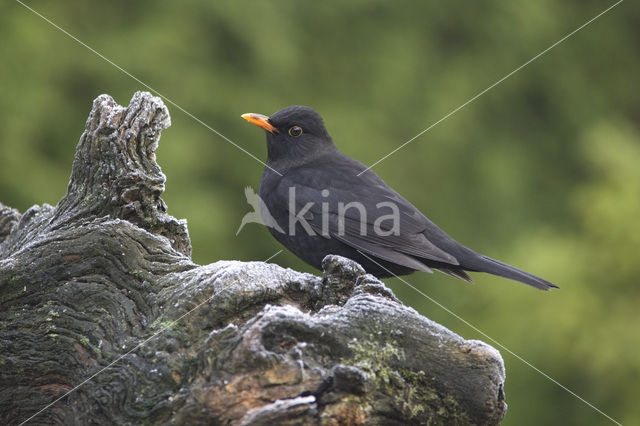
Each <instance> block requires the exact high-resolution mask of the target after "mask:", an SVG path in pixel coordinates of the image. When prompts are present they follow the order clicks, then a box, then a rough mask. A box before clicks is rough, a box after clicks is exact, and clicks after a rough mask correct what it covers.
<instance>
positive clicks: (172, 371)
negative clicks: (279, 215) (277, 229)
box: [0, 92, 506, 425]
mask: <svg viewBox="0 0 640 426" xmlns="http://www.w3.org/2000/svg"><path fill="white" fill-rule="evenodd" d="M169 125H170V118H169V114H168V111H167V109H166V108H165V106H164V105H163V103H162V101H161V100H160V99H159V98H156V97H153V96H151V95H150V94H148V93H143V92H139V93H136V94H135V95H134V97H133V98H132V100H131V103H130V105H129V106H128V107H126V108H125V107H121V106H119V105H117V104H116V103H115V102H114V100H113V99H112V98H110V97H109V96H106V95H102V96H100V97H98V98H97V99H96V100H95V101H94V104H93V108H92V110H91V113H90V115H89V118H88V120H87V123H86V130H85V132H84V133H83V135H82V137H81V139H80V142H79V143H78V147H77V151H76V156H75V161H74V163H73V170H72V173H71V178H70V182H69V187H68V192H67V194H66V195H65V197H64V198H63V199H62V200H60V202H59V203H58V205H57V206H56V207H52V206H49V205H46V204H45V205H42V206H34V207H32V208H30V209H29V210H27V211H26V212H24V213H23V214H20V213H19V212H17V211H16V210H14V209H11V208H9V207H6V206H4V205H2V204H0V367H1V368H0V423H2V424H20V423H21V422H23V421H25V420H27V419H29V422H30V423H31V424H65V425H69V424H238V425H240V424H242V425H263V424H264V425H266V424H270V425H273V424H291V425H293V424H305V425H306V424H326V425H334V424H335V425H338V424H398V425H406V424H425V423H431V424H497V423H499V422H500V420H501V419H502V417H503V415H504V413H505V410H506V404H505V402H504V393H503V384H504V378H505V374H504V366H503V362H502V359H501V357H500V354H499V353H498V352H497V351H496V350H495V349H493V348H491V347H490V346H488V345H486V344H484V343H482V342H479V341H468V340H464V339H462V338H461V337H459V336H457V335H456V334H454V333H452V332H451V331H449V330H447V329H445V328H444V327H442V326H440V325H438V324H436V323H434V322H432V321H430V320H429V319H427V318H424V317H422V316H420V315H419V314H418V313H417V312H415V311H414V310H413V309H411V308H408V307H406V306H404V305H403V304H402V303H401V302H399V301H398V300H397V299H396V298H395V297H394V295H393V294H392V293H391V291H390V290H389V289H388V288H386V287H385V286H384V284H382V283H381V282H380V281H378V280H377V279H375V278H374V277H372V276H370V275H367V274H365V273H364V271H363V270H362V268H360V266H359V265H357V264H356V263H354V262H352V261H350V260H347V259H343V258H340V257H337V256H328V257H327V258H326V259H325V261H324V273H323V275H322V277H317V276H314V275H310V274H303V273H299V272H296V271H292V270H289V269H283V268H281V267H279V266H276V265H271V264H265V263H262V262H244V263H243V262H235V261H220V262H216V263H213V264H210V265H205V266H199V265H196V264H194V263H193V262H192V261H191V258H190V254H191V246H190V242H189V235H188V231H187V227H186V222H185V221H183V220H177V219H174V218H173V217H171V216H169V215H168V214H167V213H166V206H165V204H164V202H163V201H162V199H161V198H160V195H161V194H162V192H163V190H164V182H165V176H164V175H163V174H162V171H161V170H160V167H159V166H158V164H157V163H156V161H155V154H154V151H155V149H156V147H157V144H158V140H159V138H160V132H161V131H162V130H163V129H165V128H167V127H168V126H169ZM87 379H88V380H87ZM78 385H80V386H78ZM71 390H73V392H71V393H69V394H68V395H66V396H64V395H65V394H66V393H67V392H69V391H71ZM62 396H64V397H63V398H60V397H62ZM58 399H59V400H58ZM56 400H57V401H56ZM53 401H56V402H55V403H53V404H52V405H51V406H49V407H47V405H48V404H51V403H52V402H53ZM45 407H47V408H46V409H45V410H43V411H41V412H40V410H42V409H43V408H45ZM36 413H38V414H37V415H36V416H35V417H33V416H34V414H36Z"/></svg>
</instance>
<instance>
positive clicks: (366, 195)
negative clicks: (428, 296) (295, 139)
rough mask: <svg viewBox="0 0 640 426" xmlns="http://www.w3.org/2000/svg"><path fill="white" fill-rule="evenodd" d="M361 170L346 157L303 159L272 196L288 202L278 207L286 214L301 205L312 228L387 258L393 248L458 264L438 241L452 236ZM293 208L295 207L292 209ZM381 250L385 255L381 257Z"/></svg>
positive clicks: (404, 254) (378, 179) (297, 211)
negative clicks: (307, 160) (324, 160)
mask: <svg viewBox="0 0 640 426" xmlns="http://www.w3.org/2000/svg"><path fill="white" fill-rule="evenodd" d="M354 164H355V167H356V168H354ZM358 166H359V167H361V169H358V168H357V167H358ZM362 169H364V166H363V165H362V164H361V163H358V162H357V161H355V160H352V159H350V158H348V157H341V158H338V159H337V160H336V158H335V157H332V158H331V160H330V164H327V163H326V162H315V163H311V164H309V163H307V164H305V166H304V167H301V168H298V169H295V171H294V172H293V173H291V172H289V173H286V174H285V176H283V177H282V178H281V179H280V182H279V185H278V187H277V189H276V191H277V193H278V194H279V195H280V196H279V197H275V198H277V199H280V200H281V203H282V202H283V201H282V200H284V199H286V202H287V206H283V205H281V206H280V207H281V208H282V209H284V210H287V211H289V214H293V215H296V214H298V213H299V212H300V211H301V210H303V209H306V213H305V214H304V215H302V216H303V218H304V219H305V220H306V222H307V223H308V224H309V225H310V226H311V228H313V229H314V230H315V232H317V233H319V234H325V235H326V234H328V236H331V237H332V238H336V239H339V240H341V241H343V242H344V243H346V244H348V245H350V246H352V247H354V248H359V249H361V250H362V251H363V252H365V253H369V254H372V255H375V256H378V257H381V258H385V259H387V258H388V257H389V255H390V253H392V252H393V253H396V254H397V255H399V256H401V257H402V258H406V257H410V256H415V257H418V258H423V259H429V260H433V261H436V262H441V263H445V264H449V265H458V264H459V262H458V260H457V259H456V258H455V257H454V256H453V255H452V254H450V253H447V252H446V251H445V250H443V249H442V248H441V247H438V245H437V242H438V241H440V240H444V239H449V240H451V239H450V237H448V236H447V235H446V234H445V233H444V232H443V231H441V230H440V229H439V228H438V227H437V226H436V225H435V224H433V223H432V222H430V221H429V220H428V219H427V218H426V217H425V216H424V215H423V214H422V213H420V211H419V210H418V209H416V208H415V207H414V206H413V205H412V204H411V203H409V202H408V201H407V200H406V199H404V198H403V197H402V196H400V195H399V194H398V193H396V192H395V191H394V190H393V189H391V188H390V187H389V186H388V185H387V184H385V183H384V181H382V179H380V178H379V177H378V176H377V175H375V173H373V172H371V171H367V172H366V173H364V174H362V176H360V177H359V176H357V173H358V172H359V170H362ZM354 170H356V171H355V172H354ZM327 171H330V172H329V173H328V172H327ZM291 188H293V189H294V193H292V190H291ZM323 190H325V192H324V193H323V192H322V191H323ZM326 191H329V192H328V193H327V192H326ZM292 195H295V196H294V197H292ZM292 198H293V200H292ZM349 203H352V204H349ZM391 204H392V205H393V206H395V207H391ZM356 205H357V206H362V207H361V208H362V209H363V210H359V208H360V207H356ZM292 206H295V208H296V210H295V211H291V207H292ZM341 206H342V208H341ZM346 206H352V207H349V208H346ZM363 212H364V213H363ZM341 217H342V218H343V219H342V221H341V219H340V218H341ZM381 231H382V232H381ZM430 236H432V237H433V240H432V239H431V238H429V237H430ZM383 252H384V254H386V255H387V257H385V256H382V254H383ZM388 260H392V259H388ZM414 260H416V259H414ZM392 261H393V260H392ZM398 263H401V264H403V263H402V262H398ZM423 266H424V265H423ZM412 267H413V266H412ZM418 269H423V268H418Z"/></svg>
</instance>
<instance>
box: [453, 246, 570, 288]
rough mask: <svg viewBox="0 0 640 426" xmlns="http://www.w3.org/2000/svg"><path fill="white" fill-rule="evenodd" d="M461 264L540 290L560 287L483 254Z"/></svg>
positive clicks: (472, 269) (465, 267)
mask: <svg viewBox="0 0 640 426" xmlns="http://www.w3.org/2000/svg"><path fill="white" fill-rule="evenodd" d="M461 266H462V267H463V268H464V269H467V270H471V271H477V272H487V273H489V274H493V275H498V276H500V277H504V278H509V279H511V280H516V281H520V282H521V283H524V284H528V285H530V286H533V287H535V288H539V289H540V290H549V289H550V288H558V286H557V285H555V284H553V283H551V282H549V281H547V280H543V279H542V278H540V277H536V276H535V275H533V274H530V273H528V272H525V271H523V270H520V269H518V268H516V267H513V266H511V265H507V264H506V263H502V262H500V261H499V260H495V259H492V258H490V257H487V256H484V255H481V254H476V256H475V258H474V259H469V261H468V262H465V264H464V265H461Z"/></svg>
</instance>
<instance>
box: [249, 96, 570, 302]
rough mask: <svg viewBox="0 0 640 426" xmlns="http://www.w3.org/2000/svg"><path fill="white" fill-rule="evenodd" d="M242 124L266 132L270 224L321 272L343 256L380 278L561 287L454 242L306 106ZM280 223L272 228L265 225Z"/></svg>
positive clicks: (264, 184) (264, 192)
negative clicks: (491, 278)
mask: <svg viewBox="0 0 640 426" xmlns="http://www.w3.org/2000/svg"><path fill="white" fill-rule="evenodd" d="M242 118H244V119H246V120H247V121H249V122H251V123H253V124H256V125H258V126H260V127H262V128H263V129H265V130H266V131H267V151H268V154H267V163H266V167H265V169H264V173H263V175H262V180H261V181H260V190H259V196H260V198H261V200H262V203H260V204H261V206H262V208H263V209H264V208H266V209H268V213H269V214H264V213H266V212H264V211H263V212H262V213H263V214H262V217H263V219H264V220H265V225H267V226H268V227H269V231H270V232H271V234H273V236H274V237H275V238H276V239H277V240H278V241H280V243H282V244H283V245H284V246H285V247H286V248H288V249H289V250H291V251H292V252H293V253H294V254H295V255H297V256H298V257H300V258H301V259H302V260H304V261H305V262H307V263H309V264H310V265H312V266H314V267H316V268H318V269H321V267H322V259H323V258H324V257H325V256H326V255H328V254H337V255H341V256H344V257H347V258H350V259H353V260H355V261H356V262H358V263H360V264H361V265H362V266H363V268H364V269H365V270H366V271H367V272H368V273H370V274H373V275H375V276H376V277H378V278H384V277H389V276H393V275H404V274H409V273H411V272H414V271H425V272H433V271H432V269H437V270H439V271H441V272H444V273H446V274H449V275H453V276H454V277H457V278H461V279H463V280H466V281H471V278H470V277H469V275H468V274H467V273H466V271H473V272H487V273H490V274H494V275H499V276H501V277H505V278H509V279H512V280H516V281H520V282H522V283H525V284H528V285H531V286H533V287H536V288H539V289H542V290H548V289H549V288H552V287H557V286H556V285H554V284H552V283H550V282H549V281H546V280H543V279H542V278H539V277H536V276H535V275H532V274H530V273H528V272H525V271H522V270H520V269H517V268H514V267H513V266H510V265H507V264H506V263H502V262H500V261H498V260H494V259H491V258H490V257H487V256H484V255H482V254H480V253H476V252H475V251H473V250H471V249H469V248H467V247H465V246H463V245H462V244H460V243H458V242H457V241H455V240H454V239H453V238H451V237H450V236H449V235H447V234H446V233H445V232H444V231H442V230H441V229H440V228H438V226H436V225H435V224H434V223H433V222H431V221H430V220H429V219H427V218H426V217H425V216H424V215H423V214H422V213H421V212H420V211H419V210H418V209H417V208H416V207H414V206H413V205H412V204H411V203H410V202H409V201H407V200H406V199H404V198H403V197H402V196H401V195H400V194H398V193H397V192H396V191H394V190H393V189H391V188H390V187H389V186H388V185H387V184H386V183H385V182H384V181H383V180H382V179H381V178H380V177H378V175H376V174H375V173H374V172H373V171H371V170H368V169H367V167H366V166H365V165H364V164H362V163H360V162H359V161H356V160H354V159H353V158H350V157H347V156H346V155H344V154H343V153H342V152H340V151H339V150H338V148H336V146H335V145H334V144H333V141H332V139H331V136H329V133H328V132H327V130H326V128H325V126H324V123H323V120H322V117H320V115H319V114H318V113H317V112H315V111H314V110H313V109H311V108H309V107H306V106H291V107H288V108H284V109H282V110H280V111H278V112H276V113H275V114H273V115H272V116H270V117H267V116H264V115H261V114H243V115H242ZM267 218H268V219H269V220H271V221H275V222H276V223H269V221H267V220H266V219H267Z"/></svg>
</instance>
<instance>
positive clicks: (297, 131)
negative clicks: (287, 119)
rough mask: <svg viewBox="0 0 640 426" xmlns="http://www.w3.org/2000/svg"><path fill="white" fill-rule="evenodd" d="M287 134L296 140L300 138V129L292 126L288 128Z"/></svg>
mask: <svg viewBox="0 0 640 426" xmlns="http://www.w3.org/2000/svg"><path fill="white" fill-rule="evenodd" d="M289 134H290V135H291V136H293V137H294V138H297V137H298V136H300V135H301V134H302V127H300V126H293V127H291V128H289Z"/></svg>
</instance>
